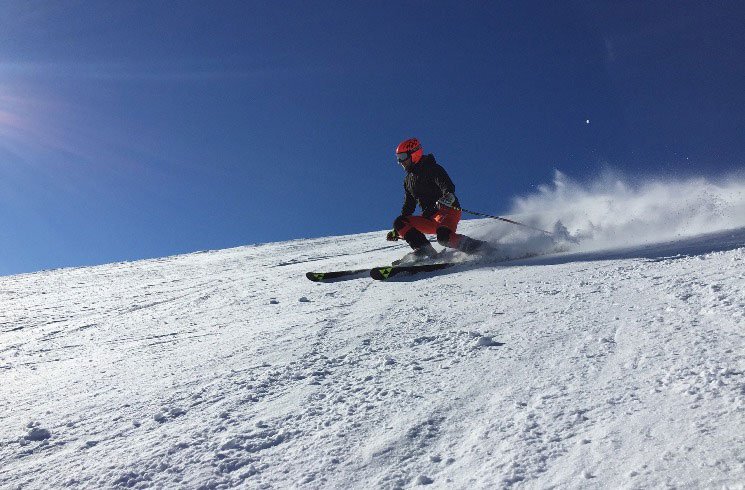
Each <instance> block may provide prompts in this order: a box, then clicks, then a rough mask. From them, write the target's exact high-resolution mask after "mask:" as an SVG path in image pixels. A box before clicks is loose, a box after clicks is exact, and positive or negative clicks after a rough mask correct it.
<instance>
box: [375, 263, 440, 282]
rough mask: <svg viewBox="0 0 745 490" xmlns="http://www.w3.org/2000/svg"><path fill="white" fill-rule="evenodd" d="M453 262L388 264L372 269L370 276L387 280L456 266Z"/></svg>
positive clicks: (377, 279) (378, 279)
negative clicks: (401, 275)
mask: <svg viewBox="0 0 745 490" xmlns="http://www.w3.org/2000/svg"><path fill="white" fill-rule="evenodd" d="M454 265H455V263H452V262H441V263H438V264H419V265H417V264H414V265H388V266H383V267H375V268H373V269H370V277H372V278H373V279H375V280H376V281H385V280H387V279H390V278H391V277H394V276H397V275H400V274H417V273H419V272H431V271H437V270H440V269H445V268H447V267H452V266H454Z"/></svg>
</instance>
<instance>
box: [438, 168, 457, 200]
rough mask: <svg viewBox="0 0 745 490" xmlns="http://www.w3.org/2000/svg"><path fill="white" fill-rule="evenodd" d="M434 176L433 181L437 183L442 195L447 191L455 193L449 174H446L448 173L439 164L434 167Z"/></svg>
mask: <svg viewBox="0 0 745 490" xmlns="http://www.w3.org/2000/svg"><path fill="white" fill-rule="evenodd" d="M434 177H435V183H436V184H437V187H439V188H440V190H441V191H442V195H443V196H444V195H445V194H447V193H448V192H451V193H453V194H455V184H453V181H452V180H450V176H449V175H448V173H447V172H446V171H445V169H444V168H442V167H441V166H440V165H437V166H436V167H435V172H434Z"/></svg>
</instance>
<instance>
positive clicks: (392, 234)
mask: <svg viewBox="0 0 745 490" xmlns="http://www.w3.org/2000/svg"><path fill="white" fill-rule="evenodd" d="M385 239H386V240H388V241H389V242H395V241H398V239H399V236H398V233H396V230H391V231H389V232H388V234H387V235H386V236H385Z"/></svg>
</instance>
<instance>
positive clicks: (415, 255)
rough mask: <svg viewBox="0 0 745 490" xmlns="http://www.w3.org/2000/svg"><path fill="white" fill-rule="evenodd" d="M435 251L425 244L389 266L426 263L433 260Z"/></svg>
mask: <svg viewBox="0 0 745 490" xmlns="http://www.w3.org/2000/svg"><path fill="white" fill-rule="evenodd" d="M437 255H438V254H437V250H435V247H433V246H432V245H431V244H430V243H429V242H427V244H425V245H422V246H420V247H419V248H415V249H414V250H413V251H411V252H409V253H407V254H406V255H404V256H403V257H401V258H400V259H398V260H394V261H393V262H391V265H412V264H418V263H422V262H427V260H428V259H434V258H435V257H437Z"/></svg>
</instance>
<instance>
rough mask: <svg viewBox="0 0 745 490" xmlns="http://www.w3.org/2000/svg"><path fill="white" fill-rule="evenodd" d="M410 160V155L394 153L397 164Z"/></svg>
mask: <svg viewBox="0 0 745 490" xmlns="http://www.w3.org/2000/svg"><path fill="white" fill-rule="evenodd" d="M410 158H411V153H396V159H397V160H398V163H404V162H406V160H409V159H410Z"/></svg>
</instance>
